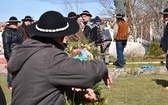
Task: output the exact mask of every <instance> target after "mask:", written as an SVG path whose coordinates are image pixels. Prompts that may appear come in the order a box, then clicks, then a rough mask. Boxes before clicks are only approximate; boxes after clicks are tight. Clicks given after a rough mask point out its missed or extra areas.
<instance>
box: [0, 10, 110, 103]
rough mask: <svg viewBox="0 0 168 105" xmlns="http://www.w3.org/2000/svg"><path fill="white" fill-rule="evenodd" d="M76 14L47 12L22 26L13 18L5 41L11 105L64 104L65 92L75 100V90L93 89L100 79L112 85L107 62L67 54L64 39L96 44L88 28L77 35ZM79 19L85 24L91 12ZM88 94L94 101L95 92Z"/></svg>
mask: <svg viewBox="0 0 168 105" xmlns="http://www.w3.org/2000/svg"><path fill="white" fill-rule="evenodd" d="M73 14H74V13H71V14H69V16H68V17H63V15H62V14H61V13H59V12H57V11H47V12H45V13H43V14H42V15H41V16H40V18H39V20H38V21H37V22H34V21H33V19H32V18H31V17H30V16H26V17H25V18H24V19H22V21H23V23H22V25H21V26H19V25H18V23H20V21H18V20H17V18H16V17H14V16H12V17H10V19H9V21H8V24H7V26H6V27H5V29H4V32H3V34H2V38H3V48H4V56H5V58H6V60H7V70H8V79H7V82H8V88H9V89H11V90H12V101H11V105H37V104H38V105H64V104H65V96H64V95H65V93H67V95H68V98H72V94H71V93H72V87H75V88H81V89H86V90H92V87H93V86H94V85H95V84H96V83H98V82H100V81H101V80H103V81H104V83H105V85H107V86H108V85H110V84H111V83H112V78H111V75H110V73H109V71H108V69H107V67H106V65H105V63H104V62H102V61H100V60H91V61H80V60H78V59H74V58H72V57H69V56H68V54H67V53H66V52H65V51H64V49H65V47H66V45H65V44H67V43H64V40H65V38H68V40H69V39H70V37H74V36H75V35H76V37H86V38H88V39H91V40H90V42H92V41H96V40H95V39H94V38H95V37H94V36H90V35H88V36H87V34H86V33H85V32H86V30H85V29H84V31H83V32H84V34H83V35H84V36H83V35H78V32H79V31H81V30H80V28H79V24H78V23H77V21H76V19H77V17H76V16H77V15H76V16H73ZM80 16H81V17H83V20H84V22H86V23H87V21H85V19H86V18H88V16H89V17H91V15H90V13H89V12H88V11H83V13H82V14H80ZM84 18H85V19H84ZM86 29H87V28H86ZM73 35H74V36H73ZM86 92H87V97H88V98H89V99H95V94H93V92H92V91H86ZM68 93H69V94H68Z"/></svg>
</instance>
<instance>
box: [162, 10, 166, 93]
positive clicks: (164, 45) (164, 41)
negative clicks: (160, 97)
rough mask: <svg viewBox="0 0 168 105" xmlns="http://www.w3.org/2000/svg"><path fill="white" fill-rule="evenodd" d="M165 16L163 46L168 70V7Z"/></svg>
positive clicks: (164, 11) (164, 12)
mask: <svg viewBox="0 0 168 105" xmlns="http://www.w3.org/2000/svg"><path fill="white" fill-rule="evenodd" d="M162 14H163V18H164V21H165V28H164V33H163V37H162V39H161V45H162V46H161V47H162V49H163V51H164V52H165V55H166V69H167V70H168V24H167V23H168V8H166V9H164V10H163V12H162ZM163 90H164V91H168V86H167V87H165V88H163Z"/></svg>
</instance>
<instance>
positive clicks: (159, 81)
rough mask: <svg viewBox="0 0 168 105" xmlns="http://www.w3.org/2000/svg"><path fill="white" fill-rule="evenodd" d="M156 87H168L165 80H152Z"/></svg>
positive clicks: (167, 82)
mask: <svg viewBox="0 0 168 105" xmlns="http://www.w3.org/2000/svg"><path fill="white" fill-rule="evenodd" d="M153 81H155V82H156V83H157V84H158V85H162V86H163V87H167V86H168V81H167V80H162V79H153Z"/></svg>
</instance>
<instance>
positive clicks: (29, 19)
mask: <svg viewBox="0 0 168 105" xmlns="http://www.w3.org/2000/svg"><path fill="white" fill-rule="evenodd" d="M22 21H34V20H33V19H32V17H31V16H25V18H24V19H22Z"/></svg>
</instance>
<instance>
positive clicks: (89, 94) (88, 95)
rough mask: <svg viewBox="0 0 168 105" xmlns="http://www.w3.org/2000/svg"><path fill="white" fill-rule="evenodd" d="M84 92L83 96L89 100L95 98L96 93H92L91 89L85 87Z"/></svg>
mask: <svg viewBox="0 0 168 105" xmlns="http://www.w3.org/2000/svg"><path fill="white" fill-rule="evenodd" d="M86 92H87V93H86V94H85V98H87V99H89V100H97V97H96V94H95V93H94V90H93V89H90V88H87V89H86Z"/></svg>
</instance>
